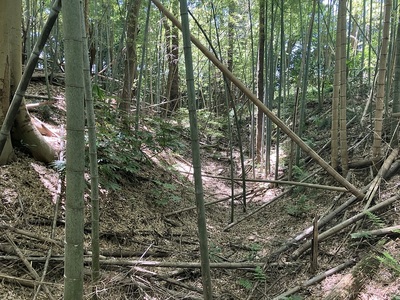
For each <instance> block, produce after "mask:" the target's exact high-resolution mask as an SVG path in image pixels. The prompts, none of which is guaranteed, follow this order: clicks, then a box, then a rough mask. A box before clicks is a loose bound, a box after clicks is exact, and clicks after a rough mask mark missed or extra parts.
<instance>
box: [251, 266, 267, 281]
mask: <svg viewBox="0 0 400 300" xmlns="http://www.w3.org/2000/svg"><path fill="white" fill-rule="evenodd" d="M254 279H256V280H259V281H264V280H265V279H266V276H265V273H264V270H263V269H262V268H261V267H260V266H257V267H256V268H255V269H254Z"/></svg>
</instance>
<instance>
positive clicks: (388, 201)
mask: <svg viewBox="0 0 400 300" xmlns="http://www.w3.org/2000/svg"><path fill="white" fill-rule="evenodd" d="M398 198H399V195H395V196H392V197H390V198H389V199H386V200H385V201H383V202H381V203H378V204H376V205H374V206H372V207H371V208H369V209H367V210H364V211H362V212H360V213H359V214H357V215H355V216H353V217H351V218H349V219H347V220H345V221H343V222H342V223H339V224H337V225H336V226H334V227H332V228H330V229H328V230H327V231H324V232H323V233H321V234H320V235H319V238H318V241H319V242H322V241H324V240H326V239H327V238H328V237H330V236H332V235H333V234H335V233H337V232H339V231H340V230H342V229H343V228H346V227H347V226H349V225H351V224H353V223H355V222H357V221H358V220H360V219H361V218H363V217H364V216H365V215H367V213H372V212H375V211H377V210H379V209H381V208H383V207H386V206H388V205H390V204H392V203H393V202H394V201H396V200H397V199H398ZM310 247H311V241H307V242H306V243H304V244H303V246H301V247H300V248H298V249H297V250H296V251H294V252H293V254H292V258H293V259H297V258H298V257H299V256H300V255H301V254H302V253H304V252H305V251H306V250H307V249H309V248H310Z"/></svg>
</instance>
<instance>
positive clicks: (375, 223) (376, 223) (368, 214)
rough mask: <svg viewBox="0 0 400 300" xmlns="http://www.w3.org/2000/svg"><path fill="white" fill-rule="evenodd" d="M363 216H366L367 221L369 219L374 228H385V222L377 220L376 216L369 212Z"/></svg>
mask: <svg viewBox="0 0 400 300" xmlns="http://www.w3.org/2000/svg"><path fill="white" fill-rule="evenodd" d="M365 214H366V215H367V217H368V219H370V220H371V221H372V223H373V224H374V225H375V226H376V227H379V228H384V227H385V222H384V221H383V220H382V219H381V218H379V217H378V216H377V215H375V214H373V213H372V212H370V211H366V212H365Z"/></svg>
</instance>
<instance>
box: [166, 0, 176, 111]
mask: <svg viewBox="0 0 400 300" xmlns="http://www.w3.org/2000/svg"><path fill="white" fill-rule="evenodd" d="M177 4H178V2H177V1H173V3H172V11H173V13H174V14H175V15H177V14H178V6H177ZM168 22H169V21H168V20H165V22H164V25H165V39H166V51H167V61H168V77H167V87H166V91H165V99H166V101H167V104H166V105H165V110H166V113H170V112H172V111H174V110H176V109H177V108H178V99H179V74H178V62H179V30H178V28H177V27H175V26H173V25H172V26H171V25H170V24H168Z"/></svg>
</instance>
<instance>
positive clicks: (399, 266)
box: [377, 251, 400, 275]
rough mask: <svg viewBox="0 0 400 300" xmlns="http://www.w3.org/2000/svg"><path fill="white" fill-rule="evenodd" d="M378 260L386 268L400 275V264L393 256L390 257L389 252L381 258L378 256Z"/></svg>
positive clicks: (384, 253)
mask: <svg viewBox="0 0 400 300" xmlns="http://www.w3.org/2000/svg"><path fill="white" fill-rule="evenodd" d="M377 259H378V260H379V261H380V262H381V263H383V264H384V265H385V266H387V267H389V268H390V269H392V270H394V271H395V272H396V274H397V275H400V263H399V262H398V261H397V260H396V259H395V258H394V257H393V256H392V255H390V253H389V252H387V251H385V252H383V253H382V255H381V256H377Z"/></svg>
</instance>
